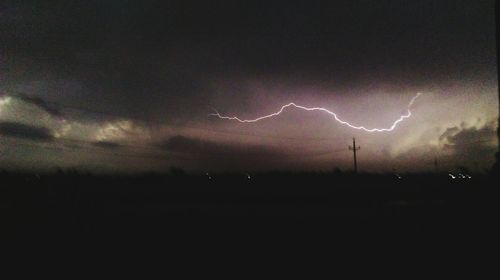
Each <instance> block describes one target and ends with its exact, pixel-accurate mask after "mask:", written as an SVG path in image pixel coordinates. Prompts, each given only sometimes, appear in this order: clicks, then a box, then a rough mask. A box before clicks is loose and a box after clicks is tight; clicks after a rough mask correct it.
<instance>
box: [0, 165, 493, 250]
mask: <svg viewBox="0 0 500 280" xmlns="http://www.w3.org/2000/svg"><path fill="white" fill-rule="evenodd" d="M249 176H250V177H249ZM1 184H2V186H1V187H0V190H1V193H0V211H1V218H2V221H4V230H3V234H7V236H10V237H25V238H33V237H37V238H38V237H43V238H76V237H77V236H127V237H132V240H136V239H135V238H138V237H141V238H146V239H149V238H164V237H165V236H166V235H169V236H170V235H177V236H178V237H183V238H185V237H186V236H190V237H193V238H200V236H205V237H206V236H210V234H214V235H218V236H219V238H221V236H222V238H223V236H226V235H227V236H234V235H235V234H236V235H238V234H242V233H244V234H245V235H250V236H251V235H260V236H262V235H273V234H278V233H277V232H280V233H281V234H283V233H285V232H288V233H293V234H298V232H308V234H309V235H310V236H317V237H320V236H323V237H324V238H329V235H331V234H335V235H339V234H345V235H352V234H354V235H358V236H372V235H376V234H387V233H389V234H393V235H398V234H400V233H401V234H404V233H407V232H411V233H419V234H427V235H441V236H447V235H450V236H451V235H456V234H465V233H475V234H479V233H480V234H481V235H483V234H484V235H488V234H492V232H493V231H492V229H493V228H494V224H495V222H494V221H495V216H496V214H494V213H496V209H497V207H496V204H497V202H496V200H497V198H498V195H497V194H498V191H496V189H497V187H495V185H494V183H493V182H492V181H491V180H489V179H488V178H487V177H485V176H474V177H473V178H455V179H452V178H451V177H450V176H448V175H447V174H439V175H436V174H420V175H406V176H403V177H402V178H398V177H397V176H395V175H374V174H364V175H363V174H361V175H358V176H355V175H353V174H330V173H324V174H320V173H314V174H312V173H311V174H305V173H304V174H298V173H294V174H292V173H263V174H253V175H248V174H225V175H210V177H209V176H208V175H203V176H201V175H200V176H188V175H182V174H179V175H175V176H173V175H154V174H150V175H144V176H92V175H81V174H76V173H59V174H53V175H33V174H13V173H3V174H2V175H1ZM220 234H223V235H220Z"/></svg>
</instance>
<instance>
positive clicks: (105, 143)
mask: <svg viewBox="0 0 500 280" xmlns="http://www.w3.org/2000/svg"><path fill="white" fill-rule="evenodd" d="M92 145H94V146H96V147H101V148H106V149H116V148H119V147H121V145H120V144H118V143H116V142H110V141H97V142H93V143H92Z"/></svg>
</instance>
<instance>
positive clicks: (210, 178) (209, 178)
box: [206, 172, 212, 180]
mask: <svg viewBox="0 0 500 280" xmlns="http://www.w3.org/2000/svg"><path fill="white" fill-rule="evenodd" d="M206 175H207V177H208V180H212V176H210V174H208V172H207V173H206Z"/></svg>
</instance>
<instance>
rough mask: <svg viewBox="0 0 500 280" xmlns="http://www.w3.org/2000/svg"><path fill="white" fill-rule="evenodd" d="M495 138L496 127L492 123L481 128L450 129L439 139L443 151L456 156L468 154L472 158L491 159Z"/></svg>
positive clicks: (494, 148) (456, 127)
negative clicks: (442, 142) (442, 144)
mask: <svg viewBox="0 0 500 280" xmlns="http://www.w3.org/2000/svg"><path fill="white" fill-rule="evenodd" d="M495 138H496V126H495V125H494V123H493V122H491V123H488V124H485V125H484V126H482V127H479V128H477V127H470V128H466V127H463V126H462V127H458V126H455V127H451V128H448V129H447V130H446V131H445V132H444V133H443V134H442V135H441V136H440V137H439V139H440V141H444V143H445V144H444V150H447V151H452V152H453V153H456V154H468V155H470V156H472V157H477V158H481V157H484V156H489V157H493V155H494V151H495V150H496V147H495V146H493V145H492V143H493V142H494V140H495Z"/></svg>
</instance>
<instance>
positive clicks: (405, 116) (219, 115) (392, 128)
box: [210, 92, 421, 132]
mask: <svg viewBox="0 0 500 280" xmlns="http://www.w3.org/2000/svg"><path fill="white" fill-rule="evenodd" d="M420 95H421V93H420V92H419V93H417V95H415V96H414V97H413V98H412V99H411V101H410V103H408V106H407V110H408V113H406V114H405V115H402V116H400V117H399V119H397V120H396V121H394V123H393V124H392V125H391V126H390V127H389V128H370V129H368V128H366V127H364V126H355V125H352V124H350V123H348V122H346V121H343V120H341V119H339V118H338V117H337V114H335V113H334V112H332V111H329V110H327V109H325V108H321V107H304V106H301V105H297V104H295V103H293V102H291V103H288V104H286V105H284V106H283V107H281V109H280V110H279V111H278V112H276V113H272V114H269V115H266V116H262V117H259V118H256V119H252V120H242V119H240V118H238V117H228V116H222V115H221V114H219V112H217V110H215V113H212V114H210V116H217V117H219V118H220V119H225V120H236V121H239V122H241V123H253V122H258V121H260V120H263V119H267V118H271V117H275V116H277V115H279V114H281V113H282V112H283V110H285V108H288V107H295V108H298V109H302V110H306V111H322V112H325V113H327V114H329V115H332V116H333V117H334V118H335V120H336V121H337V122H339V123H341V124H343V125H347V126H349V127H350V128H354V129H357V130H363V131H366V132H385V131H393V130H394V129H395V128H396V126H397V125H398V124H399V123H400V122H402V121H403V120H404V119H407V118H409V117H410V116H411V111H410V108H411V106H412V105H413V103H414V102H415V100H416V99H417V98H418V97H419V96H420Z"/></svg>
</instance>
